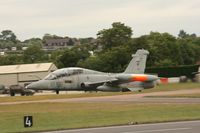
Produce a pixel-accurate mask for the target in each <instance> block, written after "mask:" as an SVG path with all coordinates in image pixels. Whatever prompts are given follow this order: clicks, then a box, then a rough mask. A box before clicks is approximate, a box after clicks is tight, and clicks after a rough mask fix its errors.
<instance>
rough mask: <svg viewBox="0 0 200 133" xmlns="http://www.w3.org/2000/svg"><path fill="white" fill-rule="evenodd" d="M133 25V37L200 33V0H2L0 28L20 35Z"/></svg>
mask: <svg viewBox="0 0 200 133" xmlns="http://www.w3.org/2000/svg"><path fill="white" fill-rule="evenodd" d="M116 21H119V22H123V23H125V24H126V25H128V26H130V27H132V29H133V31H134V32H133V33H134V35H133V37H137V36H140V35H144V34H148V33H149V32H150V31H158V32H169V33H171V34H173V35H177V34H178V32H179V30H180V29H184V30H185V31H187V32H188V33H196V34H197V35H199V34H200V26H199V24H200V0H0V31H2V30H5V29H11V30H12V31H13V32H14V33H15V34H16V35H17V36H18V38H19V39H21V40H24V39H29V38H31V37H40V38H41V37H42V36H43V35H44V34H45V33H50V34H56V35H60V36H70V37H96V34H97V32H98V31H99V30H102V29H106V28H109V27H110V26H111V24H112V23H113V22H116Z"/></svg>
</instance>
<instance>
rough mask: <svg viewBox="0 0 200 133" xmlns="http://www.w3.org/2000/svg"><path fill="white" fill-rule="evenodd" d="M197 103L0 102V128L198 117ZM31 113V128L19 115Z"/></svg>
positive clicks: (65, 126) (67, 126) (66, 126)
mask: <svg viewBox="0 0 200 133" xmlns="http://www.w3.org/2000/svg"><path fill="white" fill-rule="evenodd" d="M199 112H200V104H184V105H180V104H172V105H170V104H134V103H56V104H55V103H35V104H20V105H3V106H0V118H1V119H0V129H1V132H27V131H41V130H56V129H71V128H86V127H97V126H109V125H126V124H128V123H130V122H133V123H134V122H138V123H149V122H163V121H176V120H194V119H195V120H196V119H200V113H199ZM24 115H32V116H33V121H34V123H33V124H34V125H33V127H32V128H24V127H23V116H24Z"/></svg>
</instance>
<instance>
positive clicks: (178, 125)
mask: <svg viewBox="0 0 200 133" xmlns="http://www.w3.org/2000/svg"><path fill="white" fill-rule="evenodd" d="M199 132H200V121H184V122H168V123H156V124H141V125H130V126H113V127H101V128H87V129H74V130H60V131H49V132H41V133H199Z"/></svg>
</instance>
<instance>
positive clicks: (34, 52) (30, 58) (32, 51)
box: [24, 45, 48, 63]
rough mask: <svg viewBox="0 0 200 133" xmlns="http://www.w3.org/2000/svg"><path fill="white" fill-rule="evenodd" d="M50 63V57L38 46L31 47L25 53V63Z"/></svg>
mask: <svg viewBox="0 0 200 133" xmlns="http://www.w3.org/2000/svg"><path fill="white" fill-rule="evenodd" d="M42 61H48V56H47V55H45V52H44V51H43V50H42V49H41V47H40V46H38V45H30V46H29V47H28V48H27V49H26V50H25V51H24V62H25V63H35V62H42Z"/></svg>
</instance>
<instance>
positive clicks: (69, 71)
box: [44, 68, 83, 80]
mask: <svg viewBox="0 0 200 133" xmlns="http://www.w3.org/2000/svg"><path fill="white" fill-rule="evenodd" d="M81 73H83V69H82V68H63V69H58V70H56V71H54V72H52V73H50V74H49V75H47V76H46V77H45V78H44V80H54V79H57V78H60V77H67V76H71V75H76V74H81Z"/></svg>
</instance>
